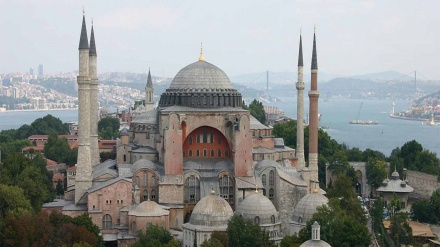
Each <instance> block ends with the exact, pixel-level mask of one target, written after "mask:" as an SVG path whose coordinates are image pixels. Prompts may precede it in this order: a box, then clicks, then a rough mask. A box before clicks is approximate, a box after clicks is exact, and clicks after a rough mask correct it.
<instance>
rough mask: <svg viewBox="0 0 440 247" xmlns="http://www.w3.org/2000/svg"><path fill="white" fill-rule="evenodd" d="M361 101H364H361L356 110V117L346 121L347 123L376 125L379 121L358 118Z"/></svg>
mask: <svg viewBox="0 0 440 247" xmlns="http://www.w3.org/2000/svg"><path fill="white" fill-rule="evenodd" d="M363 103H364V102H363V101H362V102H361V106H360V107H359V111H358V114H357V117H356V119H352V120H350V121H349V122H348V123H349V124H359V125H378V124H379V122H378V121H375V120H360V119H359V115H360V114H361V109H362V105H363Z"/></svg>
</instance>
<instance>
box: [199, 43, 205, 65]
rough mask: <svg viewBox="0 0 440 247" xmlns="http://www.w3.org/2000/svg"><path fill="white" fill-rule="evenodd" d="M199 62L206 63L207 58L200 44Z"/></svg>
mask: <svg viewBox="0 0 440 247" xmlns="http://www.w3.org/2000/svg"><path fill="white" fill-rule="evenodd" d="M199 61H205V57H204V56H203V44H202V43H200V57H199Z"/></svg>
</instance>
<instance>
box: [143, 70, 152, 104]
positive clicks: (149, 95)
mask: <svg viewBox="0 0 440 247" xmlns="http://www.w3.org/2000/svg"><path fill="white" fill-rule="evenodd" d="M151 110H154V88H153V80H152V79H151V72H150V69H149V68H148V77H147V86H146V87H145V111H151Z"/></svg>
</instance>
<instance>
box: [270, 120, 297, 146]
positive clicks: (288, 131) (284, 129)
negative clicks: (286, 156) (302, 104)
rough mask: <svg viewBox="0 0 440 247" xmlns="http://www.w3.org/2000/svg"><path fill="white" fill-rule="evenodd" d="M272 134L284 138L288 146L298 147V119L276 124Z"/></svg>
mask: <svg viewBox="0 0 440 247" xmlns="http://www.w3.org/2000/svg"><path fill="white" fill-rule="evenodd" d="M272 134H273V135H274V136H275V137H279V138H283V139H284V144H285V145H286V146H288V147H291V148H296V120H290V121H288V122H286V123H278V124H275V125H274V126H273V129H272Z"/></svg>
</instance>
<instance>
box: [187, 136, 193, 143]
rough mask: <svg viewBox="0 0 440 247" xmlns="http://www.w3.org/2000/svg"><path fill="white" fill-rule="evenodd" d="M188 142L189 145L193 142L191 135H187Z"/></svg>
mask: <svg viewBox="0 0 440 247" xmlns="http://www.w3.org/2000/svg"><path fill="white" fill-rule="evenodd" d="M188 143H189V144H190V145H191V144H193V138H192V136H190V137H188Z"/></svg>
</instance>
